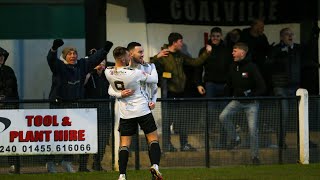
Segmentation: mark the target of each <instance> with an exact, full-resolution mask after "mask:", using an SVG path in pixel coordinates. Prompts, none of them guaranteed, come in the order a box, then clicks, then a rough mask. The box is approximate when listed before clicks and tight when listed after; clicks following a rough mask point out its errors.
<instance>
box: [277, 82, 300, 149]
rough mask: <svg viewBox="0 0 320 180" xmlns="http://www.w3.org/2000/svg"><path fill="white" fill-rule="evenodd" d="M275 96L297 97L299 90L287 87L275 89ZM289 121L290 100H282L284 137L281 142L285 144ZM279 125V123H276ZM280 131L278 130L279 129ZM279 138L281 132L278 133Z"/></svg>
mask: <svg viewBox="0 0 320 180" xmlns="http://www.w3.org/2000/svg"><path fill="white" fill-rule="evenodd" d="M273 91H274V95H275V96H282V97H286V96H295V94H296V91H297V88H286V87H275V88H274V89H273ZM288 120H289V100H288V99H282V100H281V121H282V127H280V128H281V129H282V132H283V137H282V139H281V141H282V142H283V144H285V138H286V134H287V128H286V127H287V126H288V123H289V122H288ZM276 124H278V123H276ZM277 129H278V128H277ZM277 135H278V138H279V132H278V133H277Z"/></svg>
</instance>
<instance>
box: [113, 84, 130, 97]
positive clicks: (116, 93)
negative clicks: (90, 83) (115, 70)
mask: <svg viewBox="0 0 320 180" xmlns="http://www.w3.org/2000/svg"><path fill="white" fill-rule="evenodd" d="M108 93H109V95H110V96H113V97H115V98H125V97H128V96H131V95H132V94H133V93H134V90H131V89H125V90H121V91H115V90H114V89H113V88H112V86H111V85H109V88H108Z"/></svg>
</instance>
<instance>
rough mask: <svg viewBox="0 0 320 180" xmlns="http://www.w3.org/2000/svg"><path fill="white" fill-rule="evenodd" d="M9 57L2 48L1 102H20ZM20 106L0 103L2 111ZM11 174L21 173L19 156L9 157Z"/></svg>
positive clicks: (0, 65) (0, 66)
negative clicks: (7, 61) (9, 64)
mask: <svg viewBox="0 0 320 180" xmlns="http://www.w3.org/2000/svg"><path fill="white" fill-rule="evenodd" d="M8 56H9V53H8V51H6V50H5V49H3V48H1V47H0V101H3V100H19V95H18V84H17V78H16V75H15V74H14V71H13V69H12V68H11V67H10V66H7V65H5V62H6V60H7V58H8ZM18 108H19V104H16V103H14V104H12V103H10V104H8V103H6V104H4V103H0V109H18ZM8 163H9V165H10V169H9V173H19V166H20V164H19V163H20V159H19V156H9V157H8Z"/></svg>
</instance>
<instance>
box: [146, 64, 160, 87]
mask: <svg viewBox="0 0 320 180" xmlns="http://www.w3.org/2000/svg"><path fill="white" fill-rule="evenodd" d="M150 66H151V72H150V74H148V73H144V74H145V76H146V79H145V80H144V81H145V82H146V83H158V72H157V69H156V67H155V65H154V64H150Z"/></svg>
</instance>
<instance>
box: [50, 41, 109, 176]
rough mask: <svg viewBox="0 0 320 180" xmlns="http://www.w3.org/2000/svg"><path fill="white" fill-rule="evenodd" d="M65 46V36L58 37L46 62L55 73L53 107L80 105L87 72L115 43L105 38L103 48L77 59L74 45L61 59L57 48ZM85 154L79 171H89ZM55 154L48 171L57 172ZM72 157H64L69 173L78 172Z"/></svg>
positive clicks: (51, 94) (51, 105)
mask: <svg viewBox="0 0 320 180" xmlns="http://www.w3.org/2000/svg"><path fill="white" fill-rule="evenodd" d="M63 45H64V42H63V40H62V39H55V40H54V41H53V44H52V46H51V48H50V50H49V52H48V55H47V62H48V65H49V67H50V70H51V72H52V85H51V90H50V94H49V99H50V100H52V103H51V104H50V107H51V108H57V109H59V108H79V107H80V105H79V104H78V103H77V102H76V100H78V99H83V98H85V89H84V81H85V79H86V78H85V77H86V75H87V74H88V73H89V72H90V71H91V70H92V69H94V68H95V67H96V66H97V65H99V64H100V63H101V61H103V60H104V59H105V57H106V55H107V54H108V52H109V51H110V49H111V47H112V46H113V43H112V42H110V41H106V43H105V45H104V47H103V48H101V49H99V50H98V51H97V52H96V53H94V54H93V55H91V56H89V57H88V58H81V59H78V51H77V49H76V48H74V47H64V48H63V50H62V54H61V55H60V58H58V56H57V50H58V48H60V47H61V46H63ZM86 159H87V156H86V155H80V167H79V171H88V170H87V168H86V162H87V161H86ZM53 161H54V156H51V155H50V156H47V164H46V165H47V170H48V172H50V173H55V172H56V168H55V163H54V162H53ZM71 161H72V156H71V155H65V156H64V157H63V161H62V163H61V164H62V166H63V167H64V169H65V170H66V171H67V172H75V171H74V169H73V167H72V164H71Z"/></svg>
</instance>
